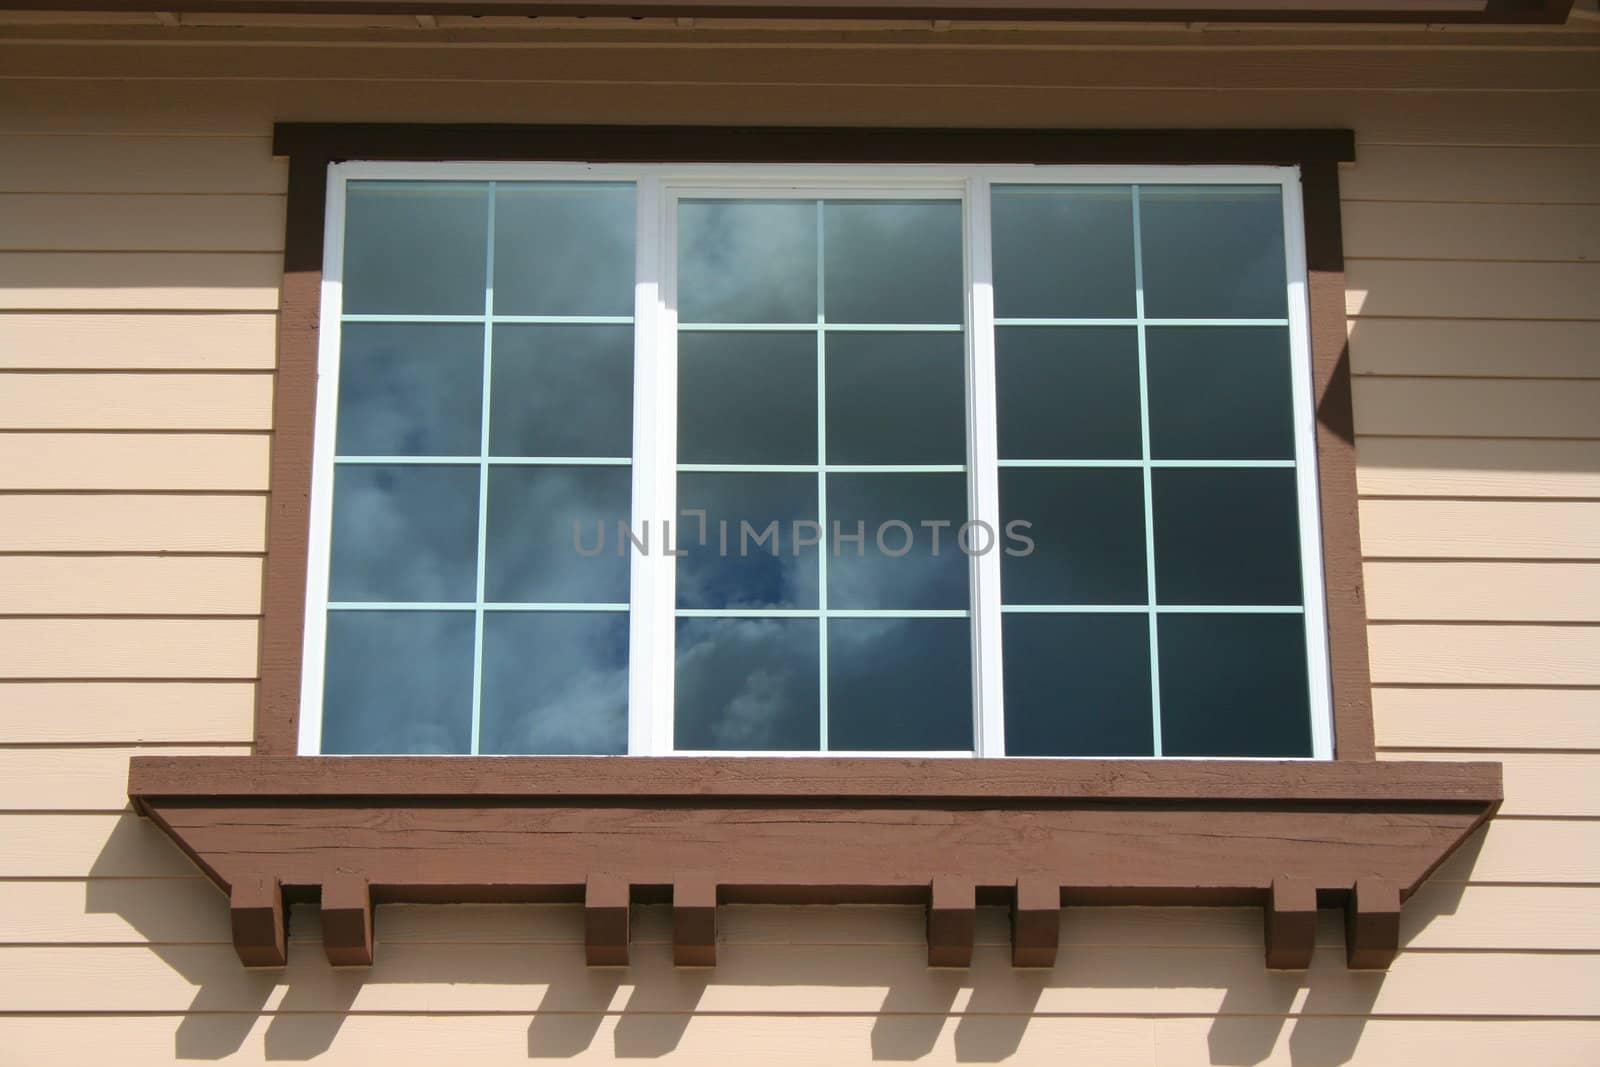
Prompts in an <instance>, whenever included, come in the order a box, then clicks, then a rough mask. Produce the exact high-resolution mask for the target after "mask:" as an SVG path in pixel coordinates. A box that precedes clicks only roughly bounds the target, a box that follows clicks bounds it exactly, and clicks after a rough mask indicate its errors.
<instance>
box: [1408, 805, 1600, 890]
mask: <svg viewBox="0 0 1600 1067" xmlns="http://www.w3.org/2000/svg"><path fill="white" fill-rule="evenodd" d="M1432 881H1433V882H1435V883H1443V882H1476V883H1512V882H1515V883H1525V884H1526V883H1570V884H1583V885H1600V819H1562V818H1557V819H1538V818H1528V819H1523V818H1517V819H1509V818H1496V819H1494V820H1492V821H1491V822H1490V823H1489V824H1488V825H1487V826H1485V827H1482V828H1481V829H1479V830H1478V831H1477V832H1476V833H1475V834H1473V835H1472V837H1471V838H1469V839H1468V840H1467V842H1466V843H1465V844H1463V845H1462V846H1461V848H1459V849H1457V850H1456V851H1455V852H1454V853H1452V854H1451V856H1450V858H1449V859H1447V860H1445V861H1444V863H1442V864H1440V865H1439V869H1438V870H1437V871H1435V872H1434V874H1433V878H1432Z"/></svg>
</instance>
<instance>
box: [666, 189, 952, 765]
mask: <svg viewBox="0 0 1600 1067" xmlns="http://www.w3.org/2000/svg"><path fill="white" fill-rule="evenodd" d="M782 192H783V190H773V189H764V190H751V189H741V190H724V189H703V188H694V187H682V188H675V189H673V190H672V191H671V195H670V196H669V198H668V201H667V203H668V208H667V212H668V214H669V216H670V218H671V223H670V225H671V226H672V234H673V239H672V240H671V241H670V242H669V247H668V248H667V250H666V259H667V260H668V261H669V262H670V263H671V264H672V266H671V267H670V270H671V276H672V278H673V283H674V284H673V286H672V295H671V300H670V305H671V312H672V314H671V318H672V319H673V321H672V323H671V325H670V328H668V329H667V330H666V331H665V333H666V336H667V339H668V349H667V351H668V352H670V354H671V359H672V361H673V363H674V364H676V360H677V350H678V338H679V337H681V336H682V335H683V334H685V333H718V332H723V333H763V332H767V333H813V334H815V336H816V356H815V358H816V373H817V378H816V382H817V404H816V424H817V425H816V431H817V451H816V455H817V462H816V463H680V462H674V464H673V472H672V477H671V479H670V480H671V482H672V486H673V499H674V501H675V507H674V512H675V513H676V514H677V515H678V517H679V518H681V517H682V514H683V513H682V512H679V511H678V510H677V506H676V504H677V503H681V502H678V501H677V495H676V489H677V483H678V475H680V474H689V473H695V474H705V473H711V474H724V473H729V474H734V473H737V474H781V473H796V474H804V473H810V472H814V473H815V474H816V476H817V523H818V525H819V526H820V527H821V528H822V535H821V536H822V541H821V543H820V544H818V545H817V546H816V547H817V605H818V606H817V607H816V608H684V607H680V606H679V605H678V603H677V597H676V589H675V587H674V590H673V594H672V598H671V620H672V624H671V625H668V626H666V627H664V629H665V634H664V635H663V636H662V637H661V638H660V639H659V642H658V647H664V648H667V649H668V650H669V651H668V653H667V658H668V660H669V662H670V661H672V660H673V659H674V658H675V656H676V620H678V619H695V618H713V619H715V618H723V619H763V618H768V619H816V620H817V623H818V625H817V643H818V650H817V670H818V675H819V684H818V698H819V699H818V716H819V720H818V747H817V748H816V749H815V750H790V749H784V750H779V751H778V752H777V753H775V754H781V755H791V756H822V755H835V756H837V755H841V754H849V755H865V756H907V755H939V756H951V757H960V756H963V755H967V756H971V755H975V754H976V753H977V751H978V744H979V742H978V737H979V732H978V727H977V725H976V724H975V725H974V733H973V746H972V747H971V748H968V749H965V750H962V749H938V750H930V751H926V752H915V751H910V750H903V749H896V750H884V751H876V750H872V751H864V752H855V751H849V752H844V751H841V750H837V749H830V748H829V747H828V621H829V620H830V619H956V618H965V619H972V618H973V611H972V607H971V605H972V604H973V603H974V602H975V596H974V594H973V593H972V592H971V591H969V602H968V607H967V608H965V609H959V610H958V609H915V608H907V609H851V608H830V607H829V606H828V553H829V551H830V548H831V545H832V542H833V538H832V533H833V531H832V527H831V526H830V525H829V518H828V499H827V476H828V475H829V474H830V473H832V474H963V475H967V476H968V477H967V481H968V483H969V485H968V489H969V492H970V480H971V476H970V473H969V472H970V469H971V463H970V461H971V431H970V428H968V430H967V442H966V443H967V457H968V462H967V463H961V464H948V463H920V464H918V463H912V464H905V463H901V464H890V463H884V464H831V463H829V462H828V456H827V337H828V335H829V334H830V333H897V334H898V333H960V334H963V335H964V336H969V337H970V334H971V330H970V328H969V320H970V314H969V312H968V310H967V309H965V308H963V310H962V319H963V321H962V322H960V323H852V322H829V321H828V318H827V295H826V284H825V283H826V276H825V270H826V267H825V264H826V256H827V243H826V242H827V236H826V232H825V225H824V211H825V205H826V203H827V202H828V201H829V200H838V199H859V200H868V201H870V200H875V199H882V198H887V197H894V198H902V197H907V196H910V197H915V198H919V199H930V200H955V201H957V202H958V203H960V204H961V206H962V207H963V209H965V206H966V203H967V197H966V196H965V193H964V189H963V187H962V186H960V185H955V186H951V187H949V188H935V189H931V190H914V189H904V188H900V187H898V186H888V187H884V188H881V189H861V188H859V187H856V188H848V187H843V188H838V189H835V188H832V187H824V188H819V189H816V190H793V192H794V193H796V194H797V195H791V196H781V197H780V195H779V194H781V193H782ZM756 193H760V194H761V195H762V196H763V198H766V199H769V200H775V199H782V200H783V201H785V202H803V201H810V202H811V203H812V206H813V207H814V209H815V225H816V241H817V270H816V282H815V284H816V287H817V290H816V292H817V315H816V320H815V321H814V322H690V323H683V322H677V321H676V315H675V309H676V308H677V306H678V303H679V299H678V298H679V294H678V291H677V269H676V264H677V256H678V252H679V249H680V247H681V246H680V244H679V242H678V240H677V232H676V231H677V224H678V218H679V214H678V209H679V206H680V205H681V204H682V203H683V202H684V201H685V200H695V201H701V200H729V201H737V200H741V199H746V198H752V199H753V198H754V195H753V194H756ZM801 193H804V194H805V195H799V194H801ZM813 193H814V194H815V195H812V194H813ZM963 221H964V220H963ZM964 230H965V226H964V225H963V231H964ZM962 243H963V246H965V244H966V238H965V233H964V232H963V235H962ZM967 259H968V255H967V251H966V249H965V247H963V262H964V264H965V261H966V260H967ZM963 288H964V290H969V289H970V285H969V284H968V283H967V279H966V278H963ZM674 395H675V394H674ZM665 436H671V437H672V438H673V444H674V446H675V445H676V439H677V427H676V425H675V424H674V425H673V426H671V427H670V428H668V429H667V431H666V434H665ZM674 459H675V460H676V456H674ZM968 514H969V517H971V514H972V511H971V506H970V504H969V506H968ZM970 569H971V568H970V567H969V571H970ZM974 651H975V650H974ZM972 669H973V671H974V673H976V671H977V669H978V668H977V665H976V657H975V656H974V663H973V668H972ZM674 698H675V688H674V690H673V691H672V692H671V693H669V694H667V703H668V707H669V709H671V710H670V711H669V715H668V718H669V721H668V723H667V726H666V731H665V739H666V745H667V748H666V751H668V752H670V753H672V754H674V755H693V754H701V755H760V754H762V753H761V752H759V751H756V750H742V749H741V750H728V749H706V750H701V749H681V748H679V747H677V744H676V736H675V728H676V722H675V719H676V700H675V699H674ZM975 714H976V708H975Z"/></svg>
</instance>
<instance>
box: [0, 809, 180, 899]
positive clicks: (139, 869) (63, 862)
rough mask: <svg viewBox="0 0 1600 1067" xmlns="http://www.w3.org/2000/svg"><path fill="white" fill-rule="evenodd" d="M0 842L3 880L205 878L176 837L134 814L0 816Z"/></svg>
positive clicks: (21, 813)
mask: <svg viewBox="0 0 1600 1067" xmlns="http://www.w3.org/2000/svg"><path fill="white" fill-rule="evenodd" d="M0 838H3V840H4V841H5V843H6V847H5V848H3V849H0V878H63V879H65V878H150V879H171V878H191V879H198V878H200V869H199V868H198V867H196V866H195V865H194V863H192V862H191V861H190V859H189V857H187V856H185V855H184V854H183V853H182V852H180V851H179V850H178V846H177V845H175V844H173V843H172V839H171V838H169V837H168V836H167V835H166V834H164V833H162V831H161V830H160V829H159V828H157V826H156V824H155V823H153V822H151V821H150V820H149V819H141V818H140V817H139V816H137V815H135V814H133V812H131V811H120V812H50V813H43V812H31V811H30V812H0ZM206 884H207V885H210V883H209V882H207V883H206Z"/></svg>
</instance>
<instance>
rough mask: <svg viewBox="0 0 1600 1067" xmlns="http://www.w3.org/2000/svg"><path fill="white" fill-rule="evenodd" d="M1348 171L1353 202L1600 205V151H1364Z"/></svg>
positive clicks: (1386, 147)
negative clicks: (1598, 183) (1599, 178)
mask: <svg viewBox="0 0 1600 1067" xmlns="http://www.w3.org/2000/svg"><path fill="white" fill-rule="evenodd" d="M1359 156H1360V158H1359V159H1358V160H1357V161H1356V162H1355V164H1354V165H1348V166H1344V167H1341V168H1340V171H1339V189H1340V193H1341V195H1342V196H1343V197H1344V198H1345V199H1346V200H1409V201H1462V202H1476V203H1487V204H1505V203H1521V204H1596V203H1600V193H1597V192H1596V191H1595V180H1594V179H1595V175H1596V174H1597V173H1600V148H1536V147H1521V148H1498V147H1459V146H1438V145H1402V144H1368V145H1362V146H1361V151H1360V152H1359Z"/></svg>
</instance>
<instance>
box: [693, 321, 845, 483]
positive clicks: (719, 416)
mask: <svg viewBox="0 0 1600 1067" xmlns="http://www.w3.org/2000/svg"><path fill="white" fill-rule="evenodd" d="M678 461H679V462H680V463H815V462H816V461H817V338H816V335H815V334H814V333H812V332H810V331H806V332H803V333H787V332H775V331H768V332H761V333H738V332H720V331H719V332H716V333H700V332H695V331H688V330H686V331H684V332H682V333H680V334H679V335H678Z"/></svg>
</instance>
